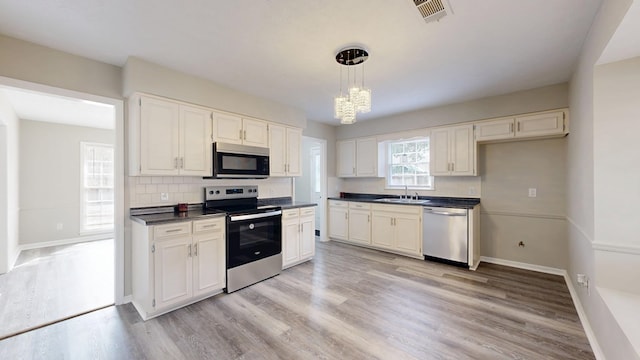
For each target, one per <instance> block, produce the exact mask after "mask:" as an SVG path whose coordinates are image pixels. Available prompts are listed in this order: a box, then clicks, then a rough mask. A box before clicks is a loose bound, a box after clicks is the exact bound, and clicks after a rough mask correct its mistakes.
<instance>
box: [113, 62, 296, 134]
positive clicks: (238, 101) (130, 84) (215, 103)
mask: <svg viewBox="0 0 640 360" xmlns="http://www.w3.org/2000/svg"><path fill="white" fill-rule="evenodd" d="M122 74H123V95H124V96H129V95H131V94H132V93H133V92H145V93H149V94H154V95H160V96H164V97H168V98H173V99H176V100H181V101H186V102H191V103H194V104H197V105H203V106H208V107H212V108H214V109H218V110H224V111H230V112H235V113H238V114H242V115H248V116H253V117H257V118H260V119H263V120H268V121H273V122H278V123H283V124H287V125H292V126H297V127H301V128H304V127H305V126H306V116H305V114H304V112H303V111H302V110H299V109H296V108H292V107H290V106H287V105H283V104H280V103H277V102H274V101H270V100H267V99H263V98H259V97H256V96H252V95H249V94H246V93H242V92H239V91H236V90H233V89H231V88H229V87H226V86H222V85H219V84H216V83H214V82H212V81H210V80H206V79H202V78H198V77H195V76H192V75H189V74H185V73H182V72H179V71H175V70H171V69H168V68H166V67H163V66H160V65H157V64H154V63H151V62H148V61H144V60H142V59H139V58H136V57H130V58H129V59H128V60H127V63H126V64H125V66H124V68H123V73H122Z"/></svg>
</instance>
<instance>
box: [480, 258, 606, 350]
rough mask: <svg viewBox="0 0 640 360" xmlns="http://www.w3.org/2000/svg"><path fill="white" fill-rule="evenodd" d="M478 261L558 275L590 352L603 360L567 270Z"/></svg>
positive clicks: (505, 261)
mask: <svg viewBox="0 0 640 360" xmlns="http://www.w3.org/2000/svg"><path fill="white" fill-rule="evenodd" d="M480 261H484V262H487V263H491V264H496V265H504V266H509V267H513V268H518V269H524V270H531V271H537V272H541V273H545V274H552V275H559V276H562V277H563V278H564V281H565V283H566V284H567V288H568V289H569V294H570V295H571V299H572V300H573V305H574V307H575V309H576V312H577V313H578V318H579V319H580V323H581V324H582V328H583V329H584V332H585V334H586V335H587V339H588V340H589V345H591V350H592V351H593V354H594V355H595V357H596V359H598V360H605V356H604V353H603V352H602V349H601V348H600V344H598V339H597V338H596V334H595V333H594V332H593V328H592V327H591V324H590V323H589V318H588V317H587V313H586V312H585V311H584V308H583V307H582V303H581V302H580V297H578V294H577V292H576V290H575V288H574V286H573V282H572V281H571V278H570V277H569V273H567V270H564V269H558V268H552V267H548V266H540V265H535V264H528V263H522V262H518V261H511V260H505V259H498V258H492V257H488V256H481V257H480Z"/></svg>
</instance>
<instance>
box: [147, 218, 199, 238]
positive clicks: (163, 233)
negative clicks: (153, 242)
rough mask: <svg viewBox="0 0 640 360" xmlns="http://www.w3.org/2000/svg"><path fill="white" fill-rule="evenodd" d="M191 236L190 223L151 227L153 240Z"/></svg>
mask: <svg viewBox="0 0 640 360" xmlns="http://www.w3.org/2000/svg"><path fill="white" fill-rule="evenodd" d="M189 234H191V222H190V221H185V222H181V223H176V224H167V225H156V226H154V227H153V237H154V239H159V238H165V237H170V236H176V235H189Z"/></svg>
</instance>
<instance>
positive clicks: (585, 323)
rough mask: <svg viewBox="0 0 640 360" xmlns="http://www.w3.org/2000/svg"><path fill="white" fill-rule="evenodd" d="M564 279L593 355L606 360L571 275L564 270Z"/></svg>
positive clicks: (600, 359) (599, 359)
mask: <svg viewBox="0 0 640 360" xmlns="http://www.w3.org/2000/svg"><path fill="white" fill-rule="evenodd" d="M564 281H565V282H566V283H567V287H568V288H569V293H570V294H571V299H572V300H573V305H574V306H575V307H576V311H577V312H578V317H579V318H580V322H581V323H582V327H583V328H584V332H585V334H587V339H589V344H590V345H591V350H593V355H595V356H596V359H598V360H606V358H605V357H604V353H603V352H602V349H601V348H600V344H598V340H597V339H596V334H595V333H594V332H593V329H592V328H591V323H589V319H588V318H587V313H586V312H585V311H584V307H582V302H580V298H579V297H578V293H577V292H576V289H575V287H573V282H572V281H571V277H570V276H569V273H568V272H566V271H565V272H564Z"/></svg>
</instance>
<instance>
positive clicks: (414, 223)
mask: <svg viewBox="0 0 640 360" xmlns="http://www.w3.org/2000/svg"><path fill="white" fill-rule="evenodd" d="M394 227H395V243H394V248H395V249H396V250H398V251H401V252H406V253H410V254H413V255H418V256H419V255H421V254H422V249H421V248H422V236H421V229H420V216H416V215H409V214H396V215H395V226H394Z"/></svg>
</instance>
